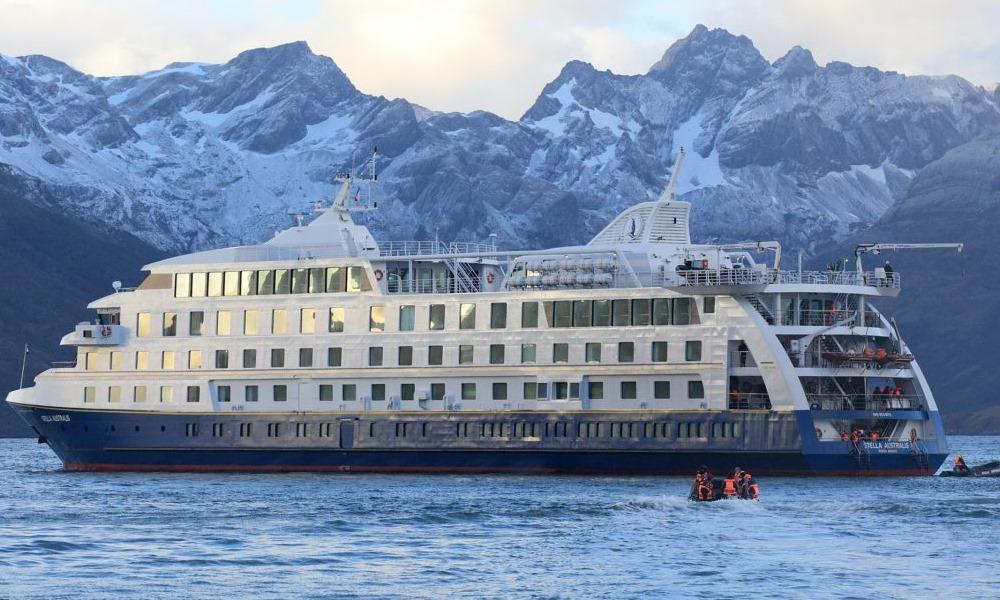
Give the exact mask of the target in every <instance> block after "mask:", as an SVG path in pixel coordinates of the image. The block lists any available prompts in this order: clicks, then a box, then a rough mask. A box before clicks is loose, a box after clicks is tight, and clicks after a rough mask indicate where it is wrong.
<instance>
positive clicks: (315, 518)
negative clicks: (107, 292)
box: [0, 437, 1000, 599]
mask: <svg viewBox="0 0 1000 600" xmlns="http://www.w3.org/2000/svg"><path fill="white" fill-rule="evenodd" d="M950 442H951V446H952V448H953V450H956V451H962V452H963V453H964V454H965V457H966V459H967V461H968V462H969V464H970V465H975V464H979V463H981V462H985V461H987V460H992V459H1000V437H952V438H950ZM760 483H761V490H762V494H763V498H762V500H761V501H760V502H746V501H729V502H717V503H711V504H696V503H692V502H688V501H687V500H686V499H685V497H686V495H687V492H688V488H689V484H690V481H689V480H687V479H684V478H668V477H566V476H530V477H529V476H523V477H522V476H485V475H484V476H478V475H477V476H468V475H460V476H441V475H429V476H415V475H400V476H396V475H355V474H259V475H258V474H191V475H187V474H148V473H145V474H130V473H113V474H94V473H67V472H63V471H62V470H60V463H59V461H58V460H57V459H56V458H55V456H54V455H53V454H52V452H51V451H50V450H49V449H48V447H47V446H45V445H39V444H36V443H35V441H34V440H0V597H2V598H73V599H78V598H174V597H184V598H215V599H217V598H247V597H253V598H334V597H355V596H363V597H377V598H484V597H489V598H493V597H499V598H666V597H682V596H683V597H686V598H727V597H729V598H761V597H764V598H767V597H799V598H833V597H856V598H933V597H938V598H941V597H952V596H953V595H955V596H958V595H960V596H961V597H963V598H985V597H994V598H995V597H997V596H998V595H1000V479H949V478H940V477H922V478H877V479H852V478H833V479H830V478H826V479H824V478H809V479H795V478H763V479H761V481H760Z"/></svg>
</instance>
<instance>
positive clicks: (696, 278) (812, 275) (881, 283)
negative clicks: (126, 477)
mask: <svg viewBox="0 0 1000 600" xmlns="http://www.w3.org/2000/svg"><path fill="white" fill-rule="evenodd" d="M653 279H654V284H657V285H678V286H681V287H706V286H740V285H761V284H765V285H766V284H771V283H791V284H808V285H864V286H869V287H876V288H886V289H899V287H900V278H899V273H881V272H874V271H864V272H860V273H859V272H857V271H778V272H775V271H773V270H768V271H759V270H751V269H688V270H680V271H677V272H676V277H674V276H673V275H671V274H668V275H666V276H663V275H657V276H655V277H654V278H653Z"/></svg>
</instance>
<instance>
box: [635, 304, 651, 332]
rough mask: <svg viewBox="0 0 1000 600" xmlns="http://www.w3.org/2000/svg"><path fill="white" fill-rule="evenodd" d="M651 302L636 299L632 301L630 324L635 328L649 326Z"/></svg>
mask: <svg viewBox="0 0 1000 600" xmlns="http://www.w3.org/2000/svg"><path fill="white" fill-rule="evenodd" d="M651 304H652V302H650V300H649V298H637V299H635V300H633V301H632V324H633V325H636V326H640V327H641V326H644V325H649V323H650V318H649V309H650V305H651Z"/></svg>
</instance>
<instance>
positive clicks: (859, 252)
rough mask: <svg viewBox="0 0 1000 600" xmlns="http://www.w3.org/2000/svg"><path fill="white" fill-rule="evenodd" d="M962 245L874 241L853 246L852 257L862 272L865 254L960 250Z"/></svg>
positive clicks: (963, 245)
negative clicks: (862, 259)
mask: <svg viewBox="0 0 1000 600" xmlns="http://www.w3.org/2000/svg"><path fill="white" fill-rule="evenodd" d="M964 247H965V244H959V243H912V244H882V243H879V242H874V243H870V244H858V245H857V247H855V248H854V258H855V263H856V268H857V270H858V273H862V272H864V268H863V267H862V266H861V257H862V256H863V255H865V254H869V253H870V254H879V253H881V252H882V251H883V250H919V249H930V248H951V249H955V250H958V251H959V252H961V251H962V248H964Z"/></svg>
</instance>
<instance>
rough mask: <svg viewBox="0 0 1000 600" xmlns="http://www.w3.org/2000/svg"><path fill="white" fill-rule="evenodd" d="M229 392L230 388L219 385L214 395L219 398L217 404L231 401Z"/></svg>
mask: <svg viewBox="0 0 1000 600" xmlns="http://www.w3.org/2000/svg"><path fill="white" fill-rule="evenodd" d="M231 392H232V388H230V387H229V386H228V385H220V386H219V387H217V388H216V393H217V395H218V397H219V402H229V401H230V400H232V395H231Z"/></svg>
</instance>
